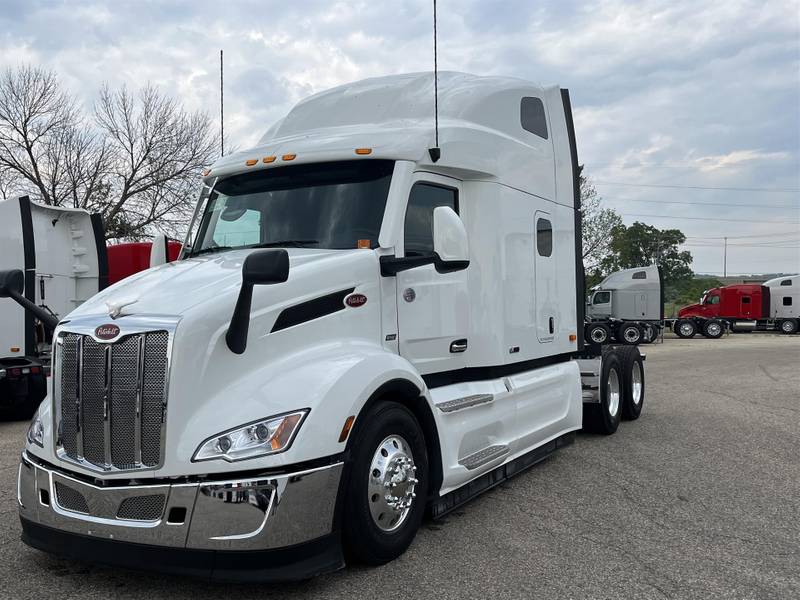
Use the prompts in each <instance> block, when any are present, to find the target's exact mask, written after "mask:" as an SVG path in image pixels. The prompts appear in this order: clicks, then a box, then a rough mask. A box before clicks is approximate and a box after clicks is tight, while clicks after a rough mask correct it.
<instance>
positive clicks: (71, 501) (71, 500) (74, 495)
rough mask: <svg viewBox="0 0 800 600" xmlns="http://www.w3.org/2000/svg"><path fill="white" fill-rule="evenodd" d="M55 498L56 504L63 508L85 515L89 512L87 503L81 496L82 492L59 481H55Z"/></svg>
mask: <svg viewBox="0 0 800 600" xmlns="http://www.w3.org/2000/svg"><path fill="white" fill-rule="evenodd" d="M56 498H57V499H58V505H59V506H60V507H61V508H63V509H66V510H69V511H72V512H79V513H83V514H85V515H88V514H89V505H88V504H87V503H86V498H84V497H83V494H81V493H80V492H79V491H77V490H73V489H72V488H71V487H69V486H66V485H64V484H63V483H61V482H59V481H56Z"/></svg>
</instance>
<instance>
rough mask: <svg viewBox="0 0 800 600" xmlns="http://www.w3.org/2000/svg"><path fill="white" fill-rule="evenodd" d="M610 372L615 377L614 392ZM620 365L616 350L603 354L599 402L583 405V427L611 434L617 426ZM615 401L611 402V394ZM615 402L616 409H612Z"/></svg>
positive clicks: (620, 391) (621, 382) (620, 397)
mask: <svg viewBox="0 0 800 600" xmlns="http://www.w3.org/2000/svg"><path fill="white" fill-rule="evenodd" d="M612 372H613V373H615V374H616V375H615V377H616V392H614V390H613V389H612V387H613V386H612V380H611V378H612ZM623 381H624V380H623V377H622V365H621V363H620V360H619V356H618V355H617V352H616V351H612V352H607V353H604V354H603V363H602V367H601V369H600V402H599V404H594V403H593V404H584V405H583V428H584V429H586V430H587V431H591V432H593V433H600V434H602V435H611V434H612V433H614V432H615V431H616V430H617V428H618V427H619V420H620V413H621V412H622V411H621V405H622V389H623ZM614 393H615V394H616V396H617V398H616V401H614V402H612V400H613V394H614ZM614 404H616V410H614Z"/></svg>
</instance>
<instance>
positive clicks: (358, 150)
mask: <svg viewBox="0 0 800 600" xmlns="http://www.w3.org/2000/svg"><path fill="white" fill-rule="evenodd" d="M356 154H358V155H359V156H364V155H367V154H372V148H356Z"/></svg>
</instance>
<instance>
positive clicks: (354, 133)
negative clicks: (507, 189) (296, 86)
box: [204, 72, 558, 200]
mask: <svg viewBox="0 0 800 600" xmlns="http://www.w3.org/2000/svg"><path fill="white" fill-rule="evenodd" d="M557 89H558V88H557V86H553V87H551V88H543V87H541V86H537V85H535V84H532V83H529V82H526V81H524V80H521V79H515V78H507V77H478V76H474V75H467V74H464V73H453V72H443V73H440V74H439V147H440V148H441V149H442V153H441V159H440V160H439V161H438V162H437V163H436V169H437V170H440V169H444V170H453V171H456V172H462V173H463V174H465V176H466V178H472V179H498V180H501V181H503V182H504V183H507V184H508V185H511V186H513V187H518V188H519V189H523V190H525V191H530V192H531V193H536V194H537V195H541V196H543V197H547V198H550V199H553V200H555V193H554V189H553V188H554V182H552V181H551V182H544V184H543V183H542V182H537V181H535V178H533V177H531V176H530V175H529V174H528V170H527V169H524V168H520V166H522V167H524V166H525V163H526V162H527V161H525V160H522V161H521V160H520V156H521V155H522V156H525V154H527V155H528V156H529V157H530V160H531V162H532V161H535V160H539V161H541V160H543V159H544V160H551V161H552V159H553V158H552V144H551V143H547V144H546V145H547V146H549V156H546V155H543V153H542V142H543V140H542V139H541V138H539V137H538V136H536V135H535V134H532V133H530V132H528V131H525V130H524V129H522V127H521V123H520V115H519V110H520V108H519V105H520V101H521V99H522V98H523V97H525V96H535V97H538V98H541V99H542V100H543V102H544V103H545V105H547V104H548V102H547V97H546V93H547V92H550V93H552V92H553V90H557ZM551 95H552V94H551ZM551 110H552V109H551ZM433 125H434V120H433V74H432V73H411V74H407V75H392V76H387V77H376V78H372V79H366V80H363V81H358V82H355V83H350V84H346V85H343V86H339V87H337V88H333V89H331V90H327V91H324V92H320V93H318V94H316V95H314V96H311V97H309V98H306V99H305V100H302V101H301V102H299V103H298V104H297V105H296V106H295V107H294V108H293V109H292V110H291V111H290V112H289V113H288V114H287V115H286V116H285V117H284V118H283V119H281V120H279V121H278V122H277V123H275V124H274V125H273V126H272V127H270V129H269V130H268V131H267V133H266V134H265V135H264V136H263V137H262V139H261V140H260V142H259V144H258V145H257V146H256V147H255V148H252V149H250V150H246V151H241V152H237V153H235V154H231V155H229V156H226V157H224V158H221V159H220V160H218V161H217V162H216V163H215V164H214V165H213V166H212V167H211V170H210V173H209V175H207V176H206V177H205V178H204V180H205V182H206V183H210V182H211V181H213V180H214V179H215V178H217V177H220V176H223V177H224V176H228V175H233V174H238V173H243V172H247V171H248V170H256V169H261V168H274V167H279V166H284V165H286V164H289V163H287V162H286V161H283V160H282V156H283V155H285V154H295V155H296V157H295V158H294V159H293V160H292V161H291V164H303V163H311V162H322V161H332V160H350V159H352V160H363V159H371V158H385V159H394V160H410V161H414V162H417V163H418V164H419V165H420V166H431V167H432V166H433V162H432V161H431V159H430V157H429V155H428V153H427V149H428V148H430V147H433V146H434V144H435V139H434V127H433ZM551 127H552V120H551ZM551 137H552V136H551ZM548 142H549V140H548ZM356 148H371V149H372V152H371V153H370V154H369V155H366V156H357V155H356V154H355V149H356ZM268 156H275V157H276V159H275V161H274V162H271V163H264V162H263V160H262V159H263V158H264V157H268ZM248 160H250V161H253V160H255V161H257V162H256V163H255V164H253V165H252V166H249V167H248V166H247V164H246V163H247V161H248ZM526 175H527V176H526Z"/></svg>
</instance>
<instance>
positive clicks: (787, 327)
mask: <svg viewBox="0 0 800 600" xmlns="http://www.w3.org/2000/svg"><path fill="white" fill-rule="evenodd" d="M781 329H783V331H785V332H786V333H791V332H792V331H794V325H792V324H791V323H790V322H789V321H784V322H783V323H781Z"/></svg>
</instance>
